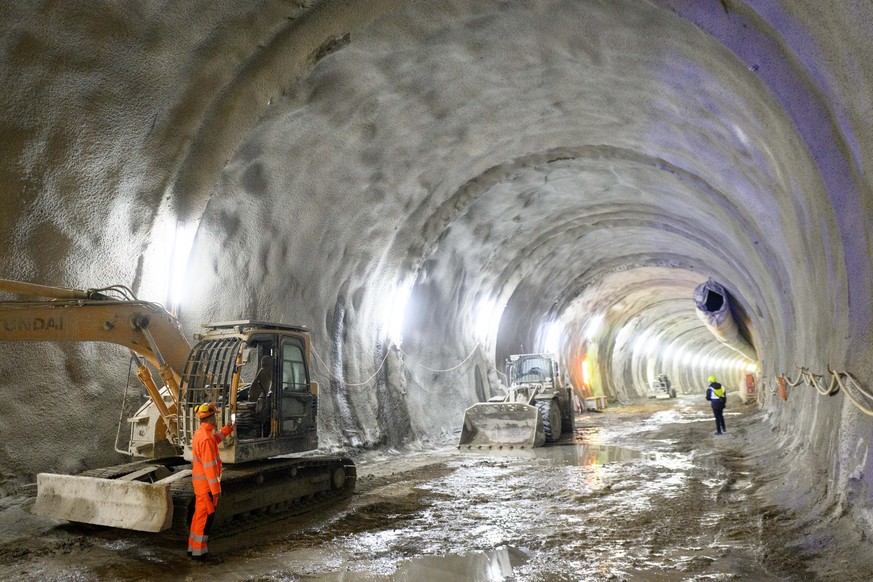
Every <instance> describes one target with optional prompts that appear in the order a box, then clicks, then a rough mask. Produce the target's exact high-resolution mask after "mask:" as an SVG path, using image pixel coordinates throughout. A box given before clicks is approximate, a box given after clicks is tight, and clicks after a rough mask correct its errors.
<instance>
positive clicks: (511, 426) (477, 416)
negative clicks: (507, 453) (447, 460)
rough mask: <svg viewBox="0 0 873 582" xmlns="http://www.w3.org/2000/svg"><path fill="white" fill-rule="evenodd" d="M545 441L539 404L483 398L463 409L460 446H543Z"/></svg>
mask: <svg viewBox="0 0 873 582" xmlns="http://www.w3.org/2000/svg"><path fill="white" fill-rule="evenodd" d="M545 442H546V434H545V432H543V423H542V422H540V414H539V411H538V410H537V407H536V406H530V405H529V404H521V403H518V402H480V403H478V404H474V405H473V406H471V407H470V408H468V409H467V410H466V412H464V427H463V428H462V429H461V440H460V442H459V443H458V446H459V448H460V447H463V448H489V447H495V446H496V447H501V446H502V447H517V448H529V447H541V446H543V444H545Z"/></svg>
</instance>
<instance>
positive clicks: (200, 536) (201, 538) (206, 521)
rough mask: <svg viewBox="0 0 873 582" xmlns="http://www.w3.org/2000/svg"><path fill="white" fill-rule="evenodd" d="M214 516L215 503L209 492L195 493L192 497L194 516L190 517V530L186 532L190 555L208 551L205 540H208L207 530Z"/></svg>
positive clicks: (203, 553) (202, 554) (201, 554)
mask: <svg viewBox="0 0 873 582" xmlns="http://www.w3.org/2000/svg"><path fill="white" fill-rule="evenodd" d="M214 517H215V505H213V504H212V498H211V497H210V496H209V494H205V495H197V496H196V497H195V499H194V517H193V518H192V519H191V531H190V533H189V534H188V553H189V554H190V555H191V556H204V555H206V554H207V553H208V552H209V548H208V547H207V545H206V542H207V541H209V530H211V529H212V520H213V518H214Z"/></svg>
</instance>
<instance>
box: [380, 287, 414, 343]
mask: <svg viewBox="0 0 873 582" xmlns="http://www.w3.org/2000/svg"><path fill="white" fill-rule="evenodd" d="M410 293H412V283H411V282H410V283H404V284H399V285H395V287H394V290H393V291H392V292H391V293H389V294H388V300H387V302H386V303H385V307H384V311H383V316H382V321H383V324H382V339H383V340H385V341H388V342H390V343H392V344H394V345H396V346H399V345H400V343H401V342H402V341H403V321H404V319H405V317H406V305H407V303H408V302H409V295H410Z"/></svg>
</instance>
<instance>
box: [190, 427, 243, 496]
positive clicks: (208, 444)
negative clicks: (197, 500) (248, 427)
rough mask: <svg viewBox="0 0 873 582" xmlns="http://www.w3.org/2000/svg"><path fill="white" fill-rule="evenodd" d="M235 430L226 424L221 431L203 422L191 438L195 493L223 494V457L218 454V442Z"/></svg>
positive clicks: (192, 476) (192, 481)
mask: <svg viewBox="0 0 873 582" xmlns="http://www.w3.org/2000/svg"><path fill="white" fill-rule="evenodd" d="M232 430H233V428H232V427H230V426H225V427H224V428H222V429H221V430H220V431H215V427H214V426H212V425H211V424H208V423H205V422H204V423H203V424H201V425H200V428H198V429H197V432H195V433H194V438H193V439H192V440H191V484H192V485H194V495H206V494H207V493H212V495H213V496H215V495H220V494H221V457H220V456H219V454H218V443H220V442H221V441H223V440H224V437H226V436H227V435H229V434H230V433H231V431H232Z"/></svg>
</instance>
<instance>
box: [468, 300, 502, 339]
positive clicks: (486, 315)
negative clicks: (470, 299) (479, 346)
mask: <svg viewBox="0 0 873 582" xmlns="http://www.w3.org/2000/svg"><path fill="white" fill-rule="evenodd" d="M499 322H500V319H499V314H498V309H497V301H495V300H494V299H491V298H490V297H484V298H483V299H481V300H480V301H479V306H478V307H477V308H476V320H475V322H474V323H473V333H475V334H476V339H478V340H479V341H482V342H484V341H487V340H488V338H489V337H491V336H492V335H493V333H494V328H495V326H496V324H497V323H499Z"/></svg>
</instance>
